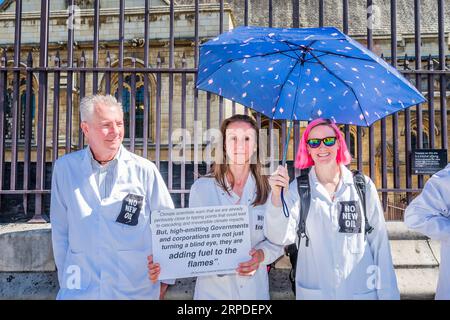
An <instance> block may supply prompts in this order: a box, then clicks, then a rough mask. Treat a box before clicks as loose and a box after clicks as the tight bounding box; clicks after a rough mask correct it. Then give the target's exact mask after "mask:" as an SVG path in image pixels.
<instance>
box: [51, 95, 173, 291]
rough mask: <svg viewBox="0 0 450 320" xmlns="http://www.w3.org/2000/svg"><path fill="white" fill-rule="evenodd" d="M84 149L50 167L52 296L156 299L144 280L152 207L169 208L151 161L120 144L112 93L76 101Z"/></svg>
mask: <svg viewBox="0 0 450 320" xmlns="http://www.w3.org/2000/svg"><path fill="white" fill-rule="evenodd" d="M80 113H81V129H82V130H83V133H84V135H85V137H86V138H87V141H88V147H86V148H85V149H83V150H80V151H77V152H73V153H70V154H67V155H65V156H63V157H61V158H59V159H58V160H57V161H56V163H55V164H54V168H53V176H52V190H51V208H50V219H51V224H52V241H53V253H54V257H55V262H56V266H57V268H58V280H59V284H60V290H59V293H58V296H57V299H158V298H160V294H161V293H162V292H163V291H164V289H165V288H166V286H165V285H164V284H162V283H159V282H158V283H156V284H152V283H151V282H150V281H148V279H147V256H149V255H150V254H152V240H151V231H150V212H151V211H152V210H158V209H172V208H173V207H174V206H173V202H172V199H171V197H170V194H169V191H168V190H167V187H166V185H165V183H164V180H163V179H162V177H161V175H160V173H159V172H158V170H157V168H156V166H155V165H154V164H153V163H152V162H150V161H148V160H147V159H144V158H142V157H139V156H137V155H135V154H133V153H131V152H129V151H127V150H126V149H125V148H124V146H123V145H122V141H123V136H124V121H123V111H122V105H121V104H120V103H118V102H117V100H116V99H115V98H114V97H112V96H101V95H96V96H90V97H86V98H84V99H83V100H82V101H81V106H80Z"/></svg>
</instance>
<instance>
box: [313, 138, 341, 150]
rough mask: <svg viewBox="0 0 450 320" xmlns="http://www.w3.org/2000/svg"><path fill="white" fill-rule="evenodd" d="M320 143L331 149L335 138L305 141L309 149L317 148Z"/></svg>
mask: <svg viewBox="0 0 450 320" xmlns="http://www.w3.org/2000/svg"><path fill="white" fill-rule="evenodd" d="M321 142H323V144H324V145H325V146H327V147H332V146H334V144H335V143H336V137H326V138H323V139H308V141H307V143H308V146H310V147H311V148H318V147H319V146H320V143H321Z"/></svg>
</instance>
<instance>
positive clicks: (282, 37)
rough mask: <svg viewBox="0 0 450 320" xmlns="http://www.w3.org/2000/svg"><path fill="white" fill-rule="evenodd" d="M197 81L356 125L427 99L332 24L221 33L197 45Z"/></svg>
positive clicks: (292, 115)
mask: <svg viewBox="0 0 450 320" xmlns="http://www.w3.org/2000/svg"><path fill="white" fill-rule="evenodd" d="M197 88H198V89H201V90H205V91H209V92H212V93H215V94H218V95H220V96H223V97H225V98H228V99H230V100H232V101H236V102H237V103H240V104H242V105H245V106H247V107H251V108H252V109H254V110H255V111H258V112H260V113H262V114H264V115H266V116H267V117H269V118H272V119H287V120H313V119H315V118H318V117H322V118H329V119H332V120H334V121H335V122H336V123H341V124H351V125H359V126H370V125H371V124H372V123H373V122H375V121H377V120H378V119H381V118H383V117H386V116H387V115H389V114H392V113H394V112H397V111H399V110H403V109H405V108H407V107H410V106H412V105H415V104H418V103H422V102H424V101H426V99H425V98H424V97H423V95H422V94H421V93H420V92H419V91H417V89H416V88H415V87H414V86H413V85H412V84H411V83H410V82H409V81H408V80H406V79H405V78H404V77H403V76H402V75H401V74H400V73H399V72H398V71H397V70H396V69H395V68H393V67H392V66H391V65H389V64H388V63H386V62H385V61H384V60H383V59H381V58H379V57H378V56H376V55H375V54H374V53H373V52H371V51H370V50H368V49H367V48H365V47H364V46H362V45H361V44H359V43H358V42H357V41H355V40H353V39H351V38H350V37H348V36H347V35H345V34H343V33H342V32H340V31H339V30H338V29H336V28H334V27H323V28H302V29H287V28H284V29H281V28H261V27H238V28H236V29H233V30H231V31H229V32H226V33H223V34H221V35H219V36H218V37H217V38H215V39H212V40H210V41H208V42H206V43H204V44H203V45H202V46H201V48H200V65H199V70H198V80H197ZM289 133H290V131H289ZM284 158H285V156H284Z"/></svg>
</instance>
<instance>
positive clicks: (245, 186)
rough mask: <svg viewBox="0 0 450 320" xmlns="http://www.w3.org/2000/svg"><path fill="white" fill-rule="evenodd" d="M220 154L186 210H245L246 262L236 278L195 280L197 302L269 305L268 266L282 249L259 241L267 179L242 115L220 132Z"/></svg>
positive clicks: (152, 267)
mask: <svg viewBox="0 0 450 320" xmlns="http://www.w3.org/2000/svg"><path fill="white" fill-rule="evenodd" d="M220 131H221V135H222V145H223V152H222V153H221V156H220V159H217V161H216V162H215V163H214V164H213V165H212V166H211V170H210V173H209V174H208V175H206V176H205V177H201V178H200V179H198V180H197V181H195V183H194V184H193V185H192V187H191V190H190V194H189V207H191V208H193V207H207V206H220V205H224V206H226V205H248V209H249V225H250V236H251V243H252V247H253V249H252V250H251V251H250V252H249V255H250V257H251V259H249V260H248V261H243V262H242V263H240V264H239V265H238V266H236V274H226V275H208V276H202V277H198V278H197V282H196V286H195V292H194V299H196V300H216V299H222V300H268V299H270V296H269V278H268V272H267V265H269V264H270V263H272V262H273V261H275V260H276V259H277V258H278V257H280V256H281V255H282V254H283V252H284V251H283V246H281V245H275V244H273V243H272V242H270V241H269V240H267V239H266V238H265V236H264V230H263V224H264V222H263V221H264V214H265V212H266V202H267V201H268V197H269V193H270V185H269V181H268V176H266V175H263V174H262V172H261V171H262V168H261V162H260V161H259V158H258V156H259V152H258V127H257V125H256V122H255V121H254V120H253V119H252V118H250V117H249V116H247V115H234V116H232V117H230V118H228V119H225V120H224V121H223V122H222V125H221V127H220ZM150 262H151V263H149V277H150V279H151V280H152V281H154V282H156V281H157V279H158V275H159V272H160V267H159V265H158V264H156V263H152V261H150Z"/></svg>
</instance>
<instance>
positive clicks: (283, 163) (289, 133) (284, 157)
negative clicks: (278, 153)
mask: <svg viewBox="0 0 450 320" xmlns="http://www.w3.org/2000/svg"><path fill="white" fill-rule="evenodd" d="M293 123H294V121H292V120H291V123H290V124H289V130H288V134H287V137H286V141H285V142H284V151H283V160H282V162H281V164H282V165H283V166H284V165H285V164H286V157H287V151H288V148H289V140H291V132H292V124H293Z"/></svg>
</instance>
